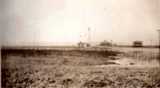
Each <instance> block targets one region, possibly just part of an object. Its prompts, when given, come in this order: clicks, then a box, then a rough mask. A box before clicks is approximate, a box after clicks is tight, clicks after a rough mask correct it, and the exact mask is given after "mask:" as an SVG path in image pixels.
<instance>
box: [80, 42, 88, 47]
mask: <svg viewBox="0 0 160 88" xmlns="http://www.w3.org/2000/svg"><path fill="white" fill-rule="evenodd" d="M78 47H80V48H85V47H90V44H89V43H85V42H79V43H78Z"/></svg>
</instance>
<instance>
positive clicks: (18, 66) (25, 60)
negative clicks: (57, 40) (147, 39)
mask: <svg viewBox="0 0 160 88" xmlns="http://www.w3.org/2000/svg"><path fill="white" fill-rule="evenodd" d="M18 53H19V52H18ZM38 53H40V52H38ZM73 53H74V54H73ZM26 54H27V53H26V52H25V53H23V54H22V55H19V54H17V53H16V54H13V53H10V54H8V55H7V56H5V58H4V57H3V58H2V86H3V88H160V75H159V73H160V68H158V67H155V68H145V67H144V68H136V67H119V66H118V65H117V66H110V65H109V66H108V63H109V64H114V63H110V62H108V60H110V59H115V58H114V56H116V55H117V54H118V53H117V52H112V51H110V52H109V51H106V52H104V51H103V52H97V51H96V52H90V53H86V52H84V53H83V52H82V53H80V52H79V51H78V52H75V51H74V52H71V53H68V52H59V51H58V52H56V53H55V52H54V53H53V52H52V54H51V53H50V54H48V53H47V54H44V55H38V54H35V55H34V56H32V54H29V56H26ZM106 54H108V55H106ZM2 55H4V54H2ZM27 55H28V54H27ZM109 56H112V58H111V57H109ZM106 64H107V65H106ZM102 65H105V66H102Z"/></svg>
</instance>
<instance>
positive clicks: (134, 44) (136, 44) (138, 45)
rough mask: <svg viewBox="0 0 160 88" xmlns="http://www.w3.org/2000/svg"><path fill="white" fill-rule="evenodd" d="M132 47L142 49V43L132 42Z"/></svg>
mask: <svg viewBox="0 0 160 88" xmlns="http://www.w3.org/2000/svg"><path fill="white" fill-rule="evenodd" d="M133 47H143V42H142V41H134V42H133Z"/></svg>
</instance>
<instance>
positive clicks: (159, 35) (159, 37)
mask: <svg viewBox="0 0 160 88" xmlns="http://www.w3.org/2000/svg"><path fill="white" fill-rule="evenodd" d="M158 39H159V44H158V48H159V60H160V29H158Z"/></svg>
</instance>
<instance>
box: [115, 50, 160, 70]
mask: <svg viewBox="0 0 160 88" xmlns="http://www.w3.org/2000/svg"><path fill="white" fill-rule="evenodd" d="M119 50H121V51H122V52H124V53H123V54H122V55H120V56H119V57H120V58H121V59H118V60H114V62H116V63H119V64H120V65H121V66H139V67H160V55H159V50H158V48H121V49H119Z"/></svg>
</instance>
